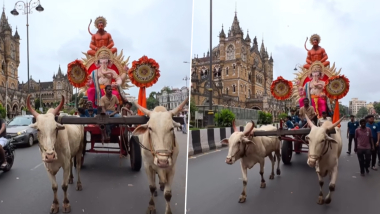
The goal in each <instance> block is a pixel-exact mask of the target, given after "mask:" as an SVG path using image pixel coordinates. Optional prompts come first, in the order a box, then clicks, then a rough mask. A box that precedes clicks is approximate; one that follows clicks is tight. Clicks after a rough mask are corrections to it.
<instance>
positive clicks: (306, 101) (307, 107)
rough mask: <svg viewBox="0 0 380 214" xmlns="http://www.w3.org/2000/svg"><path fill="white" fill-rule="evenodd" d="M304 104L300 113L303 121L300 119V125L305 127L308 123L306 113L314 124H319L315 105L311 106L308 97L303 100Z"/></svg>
mask: <svg viewBox="0 0 380 214" xmlns="http://www.w3.org/2000/svg"><path fill="white" fill-rule="evenodd" d="M303 104H304V106H302V107H301V108H300V111H299V114H300V118H301V121H300V127H301V128H302V127H304V126H305V124H307V121H306V117H305V115H307V117H308V118H309V119H310V120H311V121H312V122H313V123H314V124H317V121H316V120H317V119H318V118H317V116H318V115H317V113H316V112H315V109H314V107H313V106H310V101H309V99H308V98H307V97H306V98H305V99H304V100H303Z"/></svg>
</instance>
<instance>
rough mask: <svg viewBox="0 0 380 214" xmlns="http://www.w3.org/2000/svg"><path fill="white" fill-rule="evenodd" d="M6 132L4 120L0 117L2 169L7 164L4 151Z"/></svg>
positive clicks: (0, 166) (0, 162)
mask: <svg viewBox="0 0 380 214" xmlns="http://www.w3.org/2000/svg"><path fill="white" fill-rule="evenodd" d="M6 133H7V126H6V125H5V120H3V119H2V118H0V164H1V165H0V169H3V168H5V167H6V166H7V165H8V163H7V157H6V156H5V151H4V146H5V144H6V143H7V138H6Z"/></svg>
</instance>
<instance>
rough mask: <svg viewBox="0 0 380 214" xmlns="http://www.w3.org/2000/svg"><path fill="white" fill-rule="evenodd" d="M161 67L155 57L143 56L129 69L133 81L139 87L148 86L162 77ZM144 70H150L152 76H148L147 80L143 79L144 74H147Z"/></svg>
mask: <svg viewBox="0 0 380 214" xmlns="http://www.w3.org/2000/svg"><path fill="white" fill-rule="evenodd" d="M159 68H160V66H159V64H158V63H157V62H156V61H155V60H154V59H151V58H148V57H147V56H143V57H141V58H140V59H139V60H138V61H133V62H132V67H131V68H130V69H129V71H128V76H129V79H130V80H131V82H132V83H133V84H134V85H136V86H137V87H140V88H141V87H145V88H148V87H150V86H152V85H154V84H155V83H156V82H157V81H158V78H159V77H160V70H159ZM149 69H153V70H149ZM147 70H148V71H147ZM143 72H149V73H150V75H151V77H147V79H146V80H144V79H141V78H143V77H142V76H144V75H146V74H147V73H143ZM149 73H148V74H149Z"/></svg>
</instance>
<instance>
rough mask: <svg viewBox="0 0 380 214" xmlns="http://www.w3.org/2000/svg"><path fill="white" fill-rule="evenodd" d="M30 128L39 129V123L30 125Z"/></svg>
mask: <svg viewBox="0 0 380 214" xmlns="http://www.w3.org/2000/svg"><path fill="white" fill-rule="evenodd" d="M29 127H30V128H32V129H37V122H36V123H32V124H30V125H29Z"/></svg>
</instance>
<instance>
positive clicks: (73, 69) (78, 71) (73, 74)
mask: <svg viewBox="0 0 380 214" xmlns="http://www.w3.org/2000/svg"><path fill="white" fill-rule="evenodd" d="M67 68H68V69H67V78H68V79H69V82H70V84H71V85H72V86H74V87H77V88H81V87H83V86H85V85H86V83H87V77H88V74H87V69H86V67H85V66H84V65H83V63H82V61H80V60H75V61H73V62H71V63H70V64H69V65H68V66H67Z"/></svg>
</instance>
